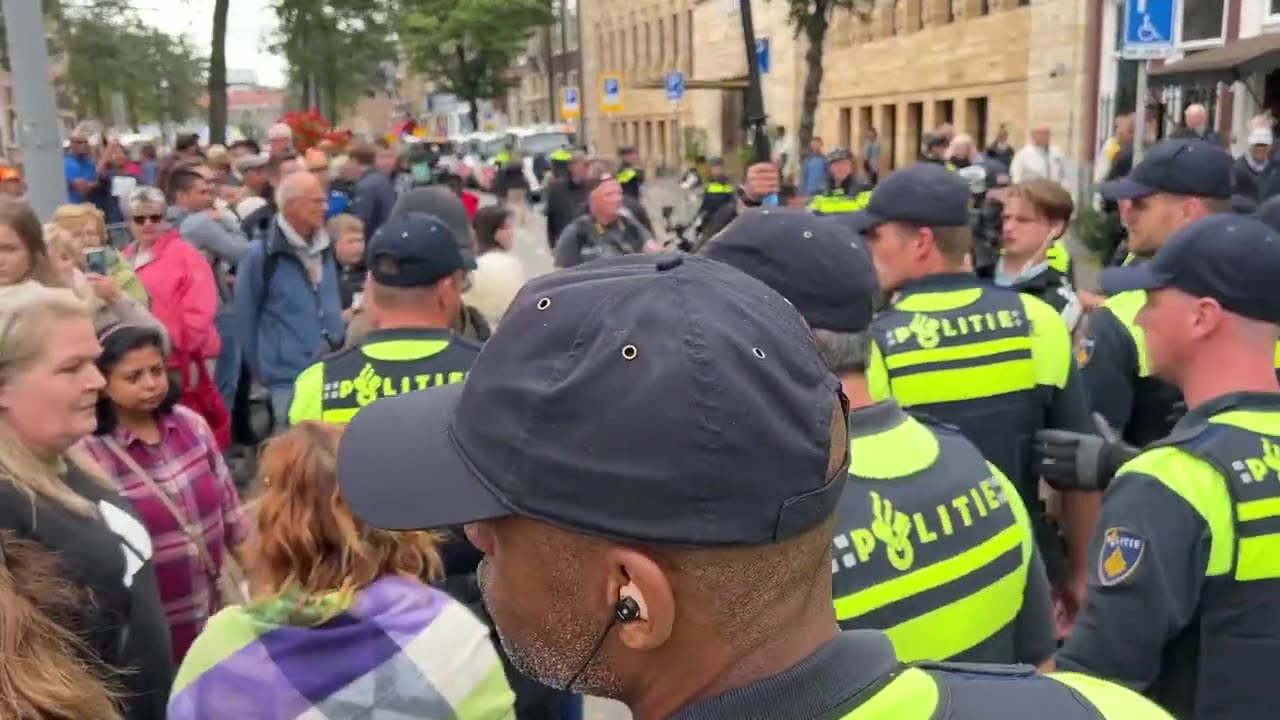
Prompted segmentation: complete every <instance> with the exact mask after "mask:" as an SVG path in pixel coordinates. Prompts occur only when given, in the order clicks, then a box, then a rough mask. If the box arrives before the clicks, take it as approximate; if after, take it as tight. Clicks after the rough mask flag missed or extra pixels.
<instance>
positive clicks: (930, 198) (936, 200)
mask: <svg viewBox="0 0 1280 720" xmlns="http://www.w3.org/2000/svg"><path fill="white" fill-rule="evenodd" d="M849 222H850V227H851V228H852V229H853V230H855V231H857V232H866V231H867V230H870V229H871V228H873V227H876V226H877V225H883V224H884V223H887V222H900V223H906V224H908V225H915V226H917V227H964V226H967V225H968V224H969V183H968V182H966V181H965V180H964V179H962V178H961V177H960V176H959V175H956V174H955V173H953V172H951V171H949V170H947V169H946V168H945V167H943V166H942V165H940V164H938V163H928V162H922V163H917V164H915V165H912V166H911V167H909V168H906V169H903V170H898V171H895V172H893V173H890V174H889V176H888V177H886V178H885V179H884V180H882V181H881V182H880V184H879V185H877V186H876V188H875V190H873V191H872V192H871V201H870V202H869V203H867V207H866V208H865V209H864V210H862V211H861V212H859V213H855V214H854V215H853V217H852V218H850V220H849Z"/></svg>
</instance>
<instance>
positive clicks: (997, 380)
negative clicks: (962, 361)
mask: <svg viewBox="0 0 1280 720" xmlns="http://www.w3.org/2000/svg"><path fill="white" fill-rule="evenodd" d="M889 386H890V388H891V389H892V393H893V396H894V397H895V398H897V399H898V401H899V402H901V403H902V404H903V405H906V406H912V405H930V404H933V403H945V402H957V401H959V400H976V399H978V398H988V397H994V396H996V395H1006V394H1008V393H1014V392H1020V391H1022V390H1031V389H1032V388H1034V387H1035V386H1036V368H1035V363H1034V362H1033V361H1032V360H1030V359H1027V360H1006V361H1004V362H998V363H988V364H986V365H982V366H979V367H971V368H951V369H947V370H935V371H933V372H922V373H916V374H914V375H905V376H902V377H890V378H889Z"/></svg>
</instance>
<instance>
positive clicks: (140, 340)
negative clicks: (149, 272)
mask: <svg viewBox="0 0 1280 720" xmlns="http://www.w3.org/2000/svg"><path fill="white" fill-rule="evenodd" d="M99 342H100V343H101V344H102V354H101V355H100V356H99V357H98V361H97V365H98V369H99V370H100V371H101V372H102V375H103V377H105V378H106V381H107V385H106V388H104V389H103V391H102V393H101V395H100V396H99V398H98V407H97V415H98V427H97V430H96V431H95V432H94V434H93V435H91V436H90V437H88V438H86V439H85V440H83V441H82V446H83V447H84V449H85V450H87V451H88V452H89V453H90V455H92V456H93V458H94V459H95V460H96V461H97V462H98V464H99V465H101V466H102V467H103V468H104V469H105V470H106V472H107V475H108V477H110V478H111V480H112V481H114V482H115V484H116V486H117V487H119V488H120V492H121V494H122V495H124V496H125V497H126V498H128V499H129V500H131V501H133V506H134V508H136V510H137V512H138V515H139V516H140V517H141V518H142V523H143V525H145V526H146V528H147V532H148V533H149V534H150V536H151V544H152V546H153V547H154V548H155V566H156V576H157V578H158V580H159V584H160V600H161V601H162V602H163V603H164V612H165V618H166V619H167V621H168V623H169V632H170V637H171V639H172V642H173V658H174V661H175V662H181V660H182V658H183V656H184V655H185V654H186V652H187V648H188V647H190V645H191V643H192V641H193V640H195V637H196V635H198V634H199V633H200V630H201V629H202V628H204V624H205V622H207V621H208V619H209V618H210V617H211V616H212V615H213V613H215V612H217V611H218V610H219V609H220V608H221V606H222V599H223V596H222V593H221V590H220V588H219V579H220V578H221V577H222V570H223V564H224V562H226V561H227V559H228V558H227V556H228V555H229V554H234V553H236V552H237V550H238V549H239V547H240V545H241V543H243V542H244V540H245V537H246V535H247V534H248V525H247V523H246V521H245V518H244V510H243V509H242V508H241V505H240V497H239V495H238V494H237V493H236V488H235V485H234V483H233V482H232V480H231V473H230V472H229V471H228V470H227V466H226V463H224V462H223V459H222V453H221V452H220V451H219V450H218V444H217V442H216V441H215V440H214V438H213V432H212V431H211V430H210V429H209V425H208V423H206V422H205V421H204V418H202V417H200V415H198V414H197V413H195V412H194V411H192V410H189V409H187V408H186V407H184V406H182V405H179V404H178V397H179V395H180V394H181V388H180V387H179V386H178V384H177V383H174V382H171V381H170V379H169V371H168V363H167V361H166V358H165V353H164V342H163V338H162V336H161V334H160V331H159V330H157V329H156V328H154V327H147V326H141V325H117V326H115V327H113V328H109V329H107V330H106V331H105V332H103V333H102V334H101V335H100V337H99Z"/></svg>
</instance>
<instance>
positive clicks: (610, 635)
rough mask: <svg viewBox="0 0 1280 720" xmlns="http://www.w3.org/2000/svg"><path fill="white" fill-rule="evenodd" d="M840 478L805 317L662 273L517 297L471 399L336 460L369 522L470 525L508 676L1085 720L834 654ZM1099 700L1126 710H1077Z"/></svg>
mask: <svg viewBox="0 0 1280 720" xmlns="http://www.w3.org/2000/svg"><path fill="white" fill-rule="evenodd" d="M847 466H848V448H847V442H846V436H845V403H844V402H843V399H842V397H841V395H840V392H839V385H838V382H837V381H836V378H835V377H833V376H832V375H831V374H830V372H829V371H828V370H827V368H826V367H825V366H824V364H823V362H822V359H821V358H820V356H819V355H818V353H817V351H816V350H815V349H814V345H813V338H812V336H811V334H810V332H809V329H808V327H806V325H805V323H804V320H803V318H801V317H800V316H799V314H797V312H796V310H795V309H794V308H793V307H792V306H791V305H790V304H789V303H788V302H787V301H786V300H784V299H783V298H782V297H781V296H780V295H779V294H778V293H777V292H776V291H774V290H771V289H770V288H768V287H767V286H765V285H763V284H762V283H760V282H759V281H757V280H755V279H753V278H750V277H748V276H747V275H745V274H743V273H741V272H739V271H737V270H735V269H733V268H731V267H729V266H727V265H724V264H722V263H718V262H715V261H712V260H707V259H705V258H700V257H693V256H676V255H661V256H658V257H656V258H654V257H647V256H626V257H620V258H613V259H608V260H602V261H599V262H595V263H591V264H588V265H585V266H582V267H579V268H574V269H571V270H567V271H561V272H556V273H552V274H549V275H544V276H542V277H540V278H537V279H535V280H533V281H531V282H530V283H529V284H528V285H526V286H525V288H524V289H523V290H522V291H521V293H520V295H519V296H518V297H517V298H516V300H515V302H514V303H513V304H512V306H511V308H510V310H509V311H508V314H507V315H506V316H505V317H504V320H503V323H502V325H501V326H500V328H499V329H498V331H497V333H495V334H494V336H493V338H492V339H491V340H490V341H489V345H488V346H487V347H486V349H485V352H484V353H482V354H481V356H480V358H479V359H478V360H477V363H476V366H475V369H474V371H473V373H472V375H471V377H470V378H469V379H468V381H467V382H466V383H465V384H464V385H462V386H449V387H443V388H431V389H428V390H426V391H423V392H420V393H412V394H409V395H405V396H402V397H397V398H390V399H387V400H384V401H382V402H380V403H376V404H375V405H373V406H372V407H370V408H369V409H368V410H366V411H365V412H363V413H361V414H360V415H358V416H356V418H355V419H354V421H353V422H352V423H351V425H350V427H349V428H348V429H347V432H346V434H345V436H344V438H343V441H342V444H341V446H340V447H339V451H338V478H339V483H340V486H341V489H342V493H343V496H344V497H345V499H346V500H347V502H348V503H349V504H350V506H351V508H352V510H353V511H354V512H355V513H356V515H357V516H358V517H360V518H361V519H362V520H363V521H365V522H368V523H370V524H372V525H375V526H378V527H383V528H388V529H408V528H424V527H427V528H430V527H440V526H444V525H450V524H454V523H459V522H465V523H468V524H467V526H466V533H467V536H468V537H470V538H471V539H472V540H473V541H474V542H475V544H476V546H477V547H479V548H480V549H481V550H482V551H483V552H484V553H485V556H486V558H485V561H484V563H483V564H482V566H481V572H480V576H481V586H482V588H483V591H484V595H485V602H486V605H487V607H488V608H489V610H490V612H491V613H492V615H493V617H494V619H495V621H496V624H497V627H498V631H499V634H500V635H501V638H502V642H503V645H504V647H506V648H507V650H508V651H509V654H510V657H511V659H512V661H513V662H514V663H515V665H516V666H517V667H519V668H521V669H523V670H525V671H527V672H529V673H530V674H531V675H534V676H535V677H537V678H539V679H541V680H542V681H543V682H544V683H546V684H548V685H550V686H552V687H564V688H569V689H573V690H575V691H578V692H582V693H589V694H595V695H603V696H607V697H612V698H616V699H620V700H623V701H624V702H626V703H627V704H628V705H629V706H630V708H631V711H632V714H633V715H634V716H635V717H638V718H667V717H673V718H681V717H686V718H692V717H698V718H710V719H713V720H719V719H720V718H723V719H724V720H729V719H730V718H733V719H735V720H736V719H737V718H741V717H769V718H775V719H776V720H789V719H791V718H795V719H796V720H799V719H800V718H824V717H833V718H835V717H842V716H844V715H845V714H847V713H848V712H850V710H851V708H853V707H855V706H858V705H861V704H862V703H863V702H866V701H870V700H872V699H873V698H874V699H875V700H877V701H879V702H883V703H887V704H888V705H889V706H892V707H898V708H901V709H903V710H904V711H911V712H914V713H915V714H923V715H927V714H929V713H930V712H932V711H933V710H934V709H935V708H936V707H937V703H938V700H937V698H938V697H947V698H949V702H950V707H949V709H950V711H951V714H950V717H951V718H954V719H956V720H964V719H967V718H979V717H981V718H992V717H998V715H992V714H991V712H990V710H989V709H988V708H990V707H993V706H994V707H999V706H1000V699H1001V697H1002V695H1003V694H1005V693H1010V694H1012V693H1017V694H1018V696H1019V697H1027V698H1029V699H1031V700H1034V701H1035V702H1036V707H1037V711H1038V712H1039V713H1040V714H1041V715H1042V716H1043V717H1045V718H1049V719H1056V718H1076V717H1081V718H1083V717H1093V716H1095V715H1094V714H1093V711H1092V710H1091V709H1088V710H1086V709H1084V708H1082V706H1081V704H1080V701H1079V700H1078V697H1081V696H1077V695H1075V694H1073V693H1072V692H1070V691H1069V690H1068V689H1067V688H1065V687H1063V686H1062V685H1061V684H1059V683H1058V682H1056V681H1054V680H1050V679H1044V678H1028V679H1025V680H1022V681H1018V682H1017V684H1018V685H1019V687H1018V688H1017V690H1013V689H1006V688H1010V687H1011V683H1010V680H1009V679H1008V677H1007V675H1006V676H1005V677H1002V678H1000V680H998V681H996V682H989V681H984V680H981V679H975V678H973V677H972V676H969V677H967V678H966V680H965V681H964V682H962V683H959V682H953V681H952V679H951V678H952V676H951V675H949V674H948V673H944V672H938V671H925V670H907V671H905V672H904V671H903V670H902V666H901V665H900V664H899V662H898V660H897V658H896V656H895V655H894V652H893V646H892V643H890V642H889V641H888V640H887V638H885V637H884V636H883V635H880V634H879V633H875V632H862V633H859V632H853V633H838V632H837V628H836V624H835V619H834V615H833V611H832V606H831V599H830V592H831V585H830V583H831V571H830V558H829V555H828V551H827V548H828V544H829V543H830V539H831V535H830V533H831V528H832V523H833V517H834V516H833V513H834V511H835V507H836V504H837V502H838V500H839V496H840V491H841V489H842V488H843V486H844V482H845V475H846V468H847ZM1005 672H1007V671H1005ZM977 674H981V671H980V670H978V671H977ZM1032 686H1034V687H1032ZM1099 692H1104V693H1106V694H1107V695H1108V696H1112V697H1109V698H1108V699H1111V700H1113V701H1114V696H1115V695H1116V694H1120V695H1123V694H1124V693H1125V691H1122V690H1119V689H1115V688H1105V687H1104V688H1103V689H1102V690H1098V689H1097V688H1096V686H1093V687H1092V689H1091V688H1089V687H1085V688H1081V693H1082V696H1083V697H1090V698H1098V697H1099ZM1124 700H1125V701H1126V702H1129V703H1132V702H1138V703H1139V705H1138V706H1136V707H1135V706H1133V705H1131V704H1130V705H1127V706H1126V707H1127V708H1130V709H1131V710H1130V712H1129V714H1128V715H1127V717H1136V718H1147V717H1158V715H1152V714H1149V713H1147V712H1144V711H1143V709H1142V707H1141V704H1140V703H1141V701H1138V700H1136V699H1130V698H1128V696H1127V695H1125V696H1124ZM1010 717H1012V716H1010Z"/></svg>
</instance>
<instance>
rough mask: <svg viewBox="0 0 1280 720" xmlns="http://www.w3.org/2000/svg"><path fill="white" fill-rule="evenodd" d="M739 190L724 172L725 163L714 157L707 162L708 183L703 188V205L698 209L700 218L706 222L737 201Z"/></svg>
mask: <svg viewBox="0 0 1280 720" xmlns="http://www.w3.org/2000/svg"><path fill="white" fill-rule="evenodd" d="M737 199H738V198H737V190H736V189H735V188H734V186H733V181H731V180H730V179H729V176H728V175H726V174H725V172H724V162H723V161H722V160H721V159H720V158H718V157H713V158H711V159H710V160H708V161H707V183H706V185H704V186H703V188H702V204H701V205H699V207H698V217H700V218H702V220H703V222H706V220H707V219H708V218H711V217H713V216H714V215H715V214H716V213H717V212H719V211H720V208H722V207H724V206H725V205H727V204H729V203H732V202H735V201H736V200H737Z"/></svg>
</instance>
